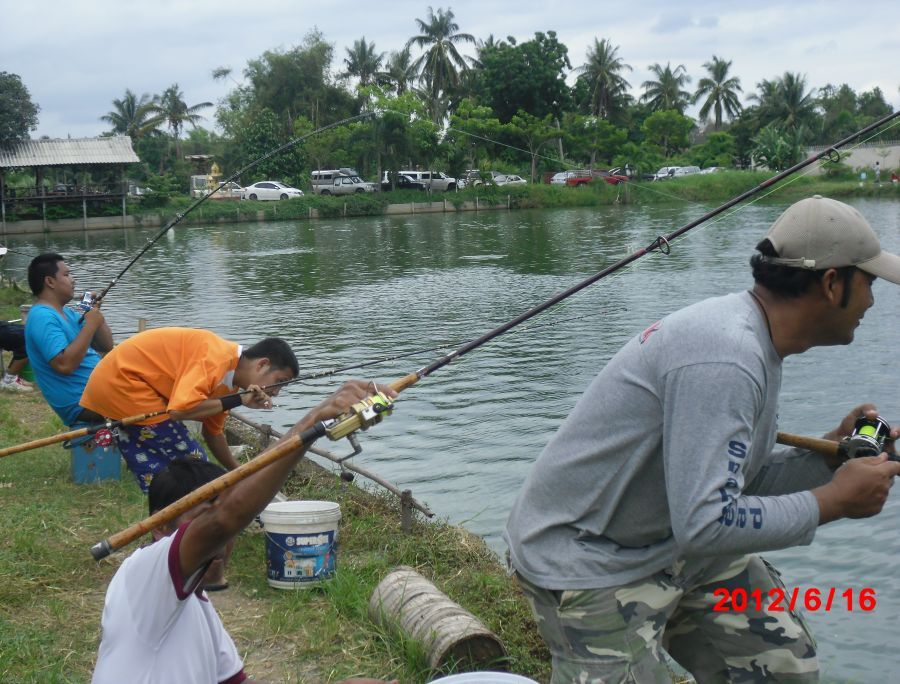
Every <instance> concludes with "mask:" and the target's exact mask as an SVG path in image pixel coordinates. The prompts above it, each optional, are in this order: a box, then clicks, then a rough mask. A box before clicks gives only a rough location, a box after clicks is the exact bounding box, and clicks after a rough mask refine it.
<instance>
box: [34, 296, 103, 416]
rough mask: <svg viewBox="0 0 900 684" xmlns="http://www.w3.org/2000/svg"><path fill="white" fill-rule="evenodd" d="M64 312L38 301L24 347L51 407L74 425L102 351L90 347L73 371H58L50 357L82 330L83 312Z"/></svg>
mask: <svg viewBox="0 0 900 684" xmlns="http://www.w3.org/2000/svg"><path fill="white" fill-rule="evenodd" d="M63 310H64V311H65V316H62V315H60V313H59V312H58V311H56V309H54V308H53V307H50V306H47V305H46V304H35V305H34V306H32V307H31V310H30V311H29V312H28V318H27V319H26V321H25V347H26V349H27V350H28V363H29V364H31V368H32V370H34V379H35V380H36V381H37V384H38V387H40V388H41V392H43V394H44V398H45V399H46V400H47V403H48V404H50V406H51V408H52V409H53V410H54V411H56V413H57V414H59V417H60V418H62V419H63V422H64V423H65V424H66V425H72V424H73V423H74V422H75V419H76V417H77V416H78V414H79V413H81V407H80V406H79V405H78V402H79V401H81V395H82V393H83V392H84V386H85V385H87V381H88V378H89V377H90V375H91V371H93V370H94V366H96V365H97V363H98V362H99V361H100V355H99V354H98V353H97V352H96V351H95V350H94V349H93V347H88V350H87V353H86V354H85V355H84V360H82V362H81V364H80V365H79V366H78V368H76V369H75V370H74V371H73V372H72V373H71V374H69V375H64V374H63V373H57V372H56V371H55V370H53V366H51V365H50V360H51V359H53V358H54V357H56V356H57V355H58V354H59V353H60V352H61V351H62V350H63V349H65V348H66V347H68V346H69V345H70V344H71V343H72V341H73V340H74V339H75V338H76V337H77V336H78V333H79V332H81V325H79V323H78V319H79V318H81V313H80V312H76V311H73V310H72V309H68V308H66V309H63Z"/></svg>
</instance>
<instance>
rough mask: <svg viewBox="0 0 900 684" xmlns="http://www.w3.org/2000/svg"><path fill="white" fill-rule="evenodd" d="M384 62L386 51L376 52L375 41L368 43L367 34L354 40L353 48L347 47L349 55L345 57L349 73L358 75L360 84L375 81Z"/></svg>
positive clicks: (349, 74)
mask: <svg viewBox="0 0 900 684" xmlns="http://www.w3.org/2000/svg"><path fill="white" fill-rule="evenodd" d="M382 62H384V53H383V52H381V53H379V52H375V43H374V42H372V43H366V37H365V36H363V37H362V38H360V39H359V40H357V41H354V42H353V47H352V48H347V57H346V59H344V64H346V65H347V75H348V76H353V77H356V78H357V79H358V80H359V85H360V86H367V85H369V84H370V83H372V82H374V81H375V78H376V76H377V75H378V70H379V69H381V64H382Z"/></svg>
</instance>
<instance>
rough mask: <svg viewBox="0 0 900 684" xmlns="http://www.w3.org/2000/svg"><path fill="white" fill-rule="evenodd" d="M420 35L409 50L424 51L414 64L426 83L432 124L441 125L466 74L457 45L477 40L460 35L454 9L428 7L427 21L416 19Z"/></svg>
mask: <svg viewBox="0 0 900 684" xmlns="http://www.w3.org/2000/svg"><path fill="white" fill-rule="evenodd" d="M416 24H418V26H419V31H420V34H419V35H417V36H413V37H412V38H410V39H409V40H408V41H407V43H406V47H407V48H410V47H412V46H413V45H416V46H417V47H420V48H422V49H423V50H424V52H423V53H422V54H421V55H420V56H419V58H418V59H417V60H416V61H415V62H414V67H415V68H416V70H417V71H418V72H419V73H420V74H421V77H422V80H423V81H424V83H425V93H426V96H427V103H428V110H429V112H430V113H431V118H432V121H434V122H435V123H438V122H440V121H441V120H442V119H443V118H444V115H445V113H446V111H447V101H448V97H449V94H450V93H451V92H453V91H454V90H456V89H457V88H459V85H460V72H461V71H466V70H467V69H468V67H467V66H466V61H465V59H463V56H462V55H461V54H460V53H459V51H458V50H457V49H456V45H457V43H474V42H475V38H474V37H473V36H472V35H471V34H468V33H460V32H459V24H457V23H456V22H455V21H453V10H451V9H448V10H447V11H446V12H445V11H444V10H443V9H441V8H438V11H437V14H435V13H434V10H433V9H432V8H431V7H429V8H428V21H427V22H425V21H422V20H421V19H416Z"/></svg>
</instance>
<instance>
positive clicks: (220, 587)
mask: <svg viewBox="0 0 900 684" xmlns="http://www.w3.org/2000/svg"><path fill="white" fill-rule="evenodd" d="M227 588H228V582H220V583H219V584H205V585H203V591H225V590H226V589H227Z"/></svg>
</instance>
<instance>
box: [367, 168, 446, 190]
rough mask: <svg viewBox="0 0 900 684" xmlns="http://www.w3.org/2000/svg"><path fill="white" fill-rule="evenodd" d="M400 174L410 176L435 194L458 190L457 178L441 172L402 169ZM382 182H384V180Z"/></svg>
mask: <svg viewBox="0 0 900 684" xmlns="http://www.w3.org/2000/svg"><path fill="white" fill-rule="evenodd" d="M400 173H402V174H403V175H404V176H409V177H410V178H411V179H412V180H414V181H418V182H420V183H424V184H425V186H426V187H428V188H431V190H432V191H435V192H449V191H451V190H456V186H457V181H456V179H455V178H451V177H450V176H448V175H446V174H444V173H442V172H440V171H412V170H404V169H401V170H400ZM382 182H384V180H383V179H382Z"/></svg>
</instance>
